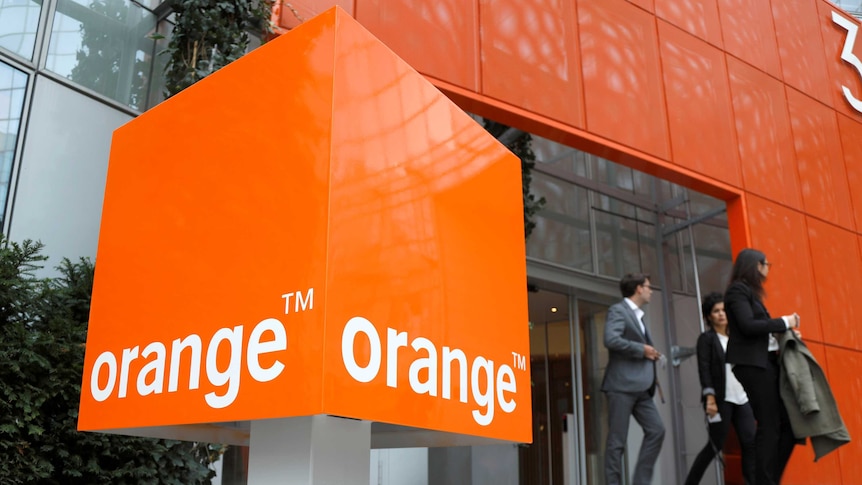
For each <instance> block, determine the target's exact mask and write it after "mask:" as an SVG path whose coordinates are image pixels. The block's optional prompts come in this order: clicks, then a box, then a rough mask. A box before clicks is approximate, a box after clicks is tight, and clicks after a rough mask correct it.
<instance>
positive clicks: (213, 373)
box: [204, 325, 242, 409]
mask: <svg viewBox="0 0 862 485" xmlns="http://www.w3.org/2000/svg"><path fill="white" fill-rule="evenodd" d="M225 340H226V341H228V342H229V343H230V363H229V364H228V368H227V369H226V370H225V371H224V372H221V371H219V369H218V363H217V362H216V357H217V356H218V348H219V344H221V342H222V341H225ZM241 364H242V325H238V326H236V327H234V328H233V330H231V329H229V328H222V329H219V330H218V331H217V332H216V333H215V335H213V338H212V340H210V344H209V347H208V348H207V379H208V380H209V381H210V384H212V385H214V386H223V385H225V384H227V390H226V391H225V393H224V394H222V395H221V396H219V395H218V394H216V393H215V392H210V393H207V394H206V395H204V399H206V401H207V404H209V405H210V407H213V408H216V409H220V408H224V407H227V406H230V405H231V403H233V401H234V399H236V396H237V394H238V393H239V378H240V371H241V370H242V369H241V367H242V366H241Z"/></svg>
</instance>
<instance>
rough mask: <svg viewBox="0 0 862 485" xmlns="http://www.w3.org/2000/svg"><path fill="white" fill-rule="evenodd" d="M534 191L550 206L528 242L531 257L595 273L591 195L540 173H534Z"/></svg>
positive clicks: (540, 216)
mask: <svg viewBox="0 0 862 485" xmlns="http://www.w3.org/2000/svg"><path fill="white" fill-rule="evenodd" d="M532 191H533V193H534V194H536V196H537V197H544V198H545V201H546V203H545V207H544V208H543V209H542V210H541V211H539V213H538V214H537V217H536V219H535V220H536V227H535V229H533V233H532V234H531V235H530V238H529V239H527V255H528V256H532V257H536V258H539V259H542V260H545V261H551V262H554V263H558V264H563V265H566V266H570V267H572V268H576V269H579V270H583V271H592V269H593V260H592V251H591V244H592V243H591V239H590V221H589V208H590V205H589V202H588V201H587V195H588V191H587V190H586V189H583V188H581V187H577V186H575V185H573V184H570V183H567V182H564V181H561V180H558V179H556V178H553V177H550V176H548V175H545V174H543V173H540V172H533V184H532Z"/></svg>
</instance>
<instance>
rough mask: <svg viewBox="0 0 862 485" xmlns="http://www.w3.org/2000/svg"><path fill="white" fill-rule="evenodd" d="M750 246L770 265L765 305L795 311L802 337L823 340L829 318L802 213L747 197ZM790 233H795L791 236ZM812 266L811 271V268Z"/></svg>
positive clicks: (774, 310) (774, 311)
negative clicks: (820, 296) (820, 297)
mask: <svg viewBox="0 0 862 485" xmlns="http://www.w3.org/2000/svg"><path fill="white" fill-rule="evenodd" d="M748 214H749V223H750V224H751V232H752V238H751V239H752V240H751V245H752V247H755V248H759V249H761V250H762V251H763V252H764V253H765V254H766V256H767V257H768V258H769V261H771V262H772V264H773V268H772V269H771V270H770V273H769V280H768V281H767V283H766V291H767V294H768V296H767V299H766V302H765V303H766V307H767V308H768V309H769V313H770V314H772V315H774V316H780V315H787V314H789V313H793V312H797V313H799V315H800V316H801V318H802V319H804V321H805V328H804V329H803V331H804V332H805V333H804V335H805V339H806V340H808V339H811V340H817V341H820V340H821V339H822V336H823V333H822V331H821V324H822V323H823V322H826V321H828V320H826V319H825V316H822V315H821V311H822V306H823V305H822V302H821V304H820V305H818V302H819V300H818V299H817V290H818V288H817V286H816V284H815V282H816V281H817V280H816V277H817V275H818V274H819V272H818V270H817V268H816V263H815V262H813V261H812V258H813V257H814V256H813V253H815V252H814V251H812V250H811V248H810V247H809V241H808V239H807V238H806V235H807V234H809V233H810V231H809V228H810V226H807V225H806V220H805V217H804V215H803V214H801V213H799V212H797V211H793V210H790V209H787V208H785V207H782V206H779V205H776V204H774V203H772V202H770V201H768V200H765V199H763V198H760V197H756V196H749V197H748ZM790 235H798V237H792V236H790ZM812 265H814V266H813V271H812Z"/></svg>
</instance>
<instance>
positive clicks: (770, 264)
mask: <svg viewBox="0 0 862 485" xmlns="http://www.w3.org/2000/svg"><path fill="white" fill-rule="evenodd" d="M760 264H762V265H764V266H766V267H767V268H768V267H770V266H772V263H770V262H768V261H761V262H760Z"/></svg>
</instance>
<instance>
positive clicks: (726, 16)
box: [718, 0, 781, 79]
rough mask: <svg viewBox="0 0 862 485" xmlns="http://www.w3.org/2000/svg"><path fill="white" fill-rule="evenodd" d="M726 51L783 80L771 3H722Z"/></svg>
mask: <svg viewBox="0 0 862 485" xmlns="http://www.w3.org/2000/svg"><path fill="white" fill-rule="evenodd" d="M718 12H719V18H720V19H721V32H722V38H723V39H724V48H725V50H726V51H727V53H728V54H730V55H732V56H734V57H737V58H738V59H741V60H743V61H745V62H746V63H748V64H749V65H751V66H754V67H756V68H757V69H762V70H763V71H764V72H765V73H766V74H769V75H770V76H772V77H775V78H779V79H780V78H781V66H780V62H779V56H778V44H777V42H776V39H775V27H774V23H773V22H774V20H773V18H772V11H771V9H770V2H765V1H759V2H752V1H750V0H718Z"/></svg>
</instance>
